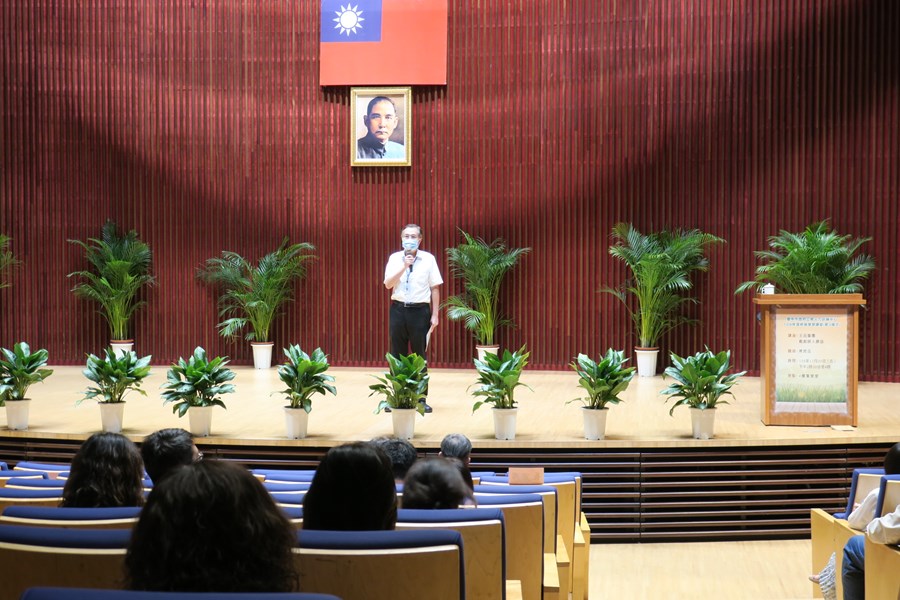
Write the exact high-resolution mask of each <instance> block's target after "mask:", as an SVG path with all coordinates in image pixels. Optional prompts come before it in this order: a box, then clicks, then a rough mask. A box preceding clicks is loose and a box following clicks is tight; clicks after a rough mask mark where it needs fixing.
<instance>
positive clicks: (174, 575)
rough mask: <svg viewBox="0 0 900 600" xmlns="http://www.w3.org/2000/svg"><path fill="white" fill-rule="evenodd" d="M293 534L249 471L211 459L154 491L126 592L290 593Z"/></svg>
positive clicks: (130, 557)
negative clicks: (128, 590) (129, 590)
mask: <svg viewBox="0 0 900 600" xmlns="http://www.w3.org/2000/svg"><path fill="white" fill-rule="evenodd" d="M295 544H296V533H295V530H294V528H293V527H292V526H291V524H290V523H289V522H288V520H287V518H286V517H285V516H284V514H283V513H282V512H281V511H280V510H279V509H278V507H277V506H276V505H275V502H274V501H273V500H272V497H271V496H270V495H269V493H268V492H267V491H266V489H265V488H264V487H263V485H262V484H261V483H260V482H259V481H257V479H256V478H255V477H254V476H253V475H252V474H251V473H250V472H249V471H247V470H246V469H244V468H242V467H240V466H238V465H235V464H232V463H228V462H224V461H216V460H209V461H204V462H198V463H196V464H194V465H191V466H189V467H184V468H180V469H176V470H175V471H174V472H172V473H170V474H169V475H167V476H166V477H164V478H163V480H162V481H160V482H159V484H158V485H155V486H154V487H153V491H152V492H150V496H149V497H148V498H147V505H146V506H145V507H144V508H143V510H142V511H141V518H140V520H139V521H138V523H137V525H135V528H134V533H133V534H132V536H131V542H130V544H129V545H128V553H127V555H126V557H125V574H126V585H127V588H128V589H131V590H149V591H175V592H177V591H181V592H290V591H294V590H295V589H296V588H297V574H296V571H295V570H294V562H293V556H292V553H291V549H292V548H293V547H294V545H295Z"/></svg>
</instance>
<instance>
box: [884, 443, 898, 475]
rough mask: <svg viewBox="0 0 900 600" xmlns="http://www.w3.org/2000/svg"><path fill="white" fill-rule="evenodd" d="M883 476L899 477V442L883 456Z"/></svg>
mask: <svg viewBox="0 0 900 600" xmlns="http://www.w3.org/2000/svg"><path fill="white" fill-rule="evenodd" d="M884 474H885V475H900V442H897V443H896V444H894V445H893V446H891V447H890V449H889V450H888V451H887V454H885V455H884Z"/></svg>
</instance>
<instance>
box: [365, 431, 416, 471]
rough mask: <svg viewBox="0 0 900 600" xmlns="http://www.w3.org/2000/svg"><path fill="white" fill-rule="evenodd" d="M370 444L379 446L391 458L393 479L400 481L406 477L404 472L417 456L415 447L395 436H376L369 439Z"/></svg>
mask: <svg viewBox="0 0 900 600" xmlns="http://www.w3.org/2000/svg"><path fill="white" fill-rule="evenodd" d="M371 443H372V444H374V445H376V446H378V447H379V448H381V450H382V452H384V453H385V454H387V456H388V458H389V459H391V468H392V470H393V471H394V481H396V482H398V483H399V482H401V481H403V480H404V479H405V478H406V473H407V472H408V471H409V468H410V467H411V466H413V463H415V462H416V460H417V459H418V458H419V454H418V452H416V447H415V446H413V445H412V444H410V443H409V442H407V441H406V440H401V439H399V438H395V437H388V436H384V437H377V438H375V439H373V440H372V441H371Z"/></svg>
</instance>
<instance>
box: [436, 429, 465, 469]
mask: <svg viewBox="0 0 900 600" xmlns="http://www.w3.org/2000/svg"><path fill="white" fill-rule="evenodd" d="M471 452H472V442H470V441H469V438H467V437H466V436H464V435H463V434H461V433H451V434H449V435H447V436H446V437H445V438H444V439H443V441H442V442H441V456H443V457H445V458H458V459H459V460H461V461H463V462H465V461H466V460H468V458H469V454H470V453H471Z"/></svg>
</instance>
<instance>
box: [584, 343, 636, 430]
mask: <svg viewBox="0 0 900 600" xmlns="http://www.w3.org/2000/svg"><path fill="white" fill-rule="evenodd" d="M626 362H628V359H627V358H625V353H624V352H623V351H622V350H613V349H612V348H609V349H608V350H607V351H606V355H605V356H603V357H602V358H601V359H600V361H599V362H596V361H594V360H593V359H591V357H589V356H588V355H586V354H579V355H578V356H577V357H576V358H575V361H574V362H573V363H572V364H571V365H570V366H571V367H572V369H573V370H574V371H575V372H576V373H578V385H580V386H581V387H582V388H584V390H585V391H586V392H587V396H585V397H583V398H575V399H574V400H570V401H569V402H579V401H580V402H583V403H584V409H583V410H582V414H583V415H584V437H585V438H586V439H589V440H602V439H603V438H604V436H605V434H606V415H607V408H606V405H607V404H618V403H619V402H621V401H622V400H621V398H619V394H621V393H622V392H624V391H625V390H626V389H628V384H629V383H630V382H631V380H632V379H633V378H634V371H635V369H634V367H626V366H625V363H626Z"/></svg>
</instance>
